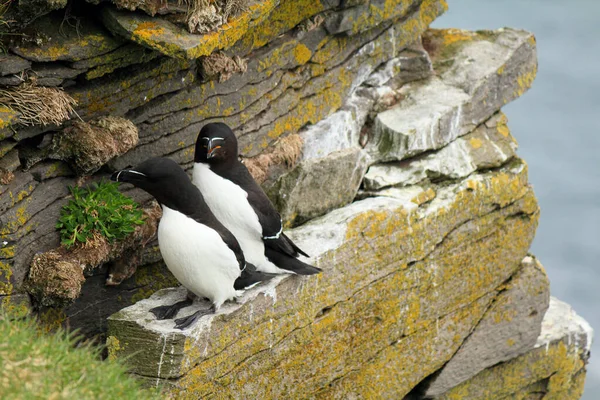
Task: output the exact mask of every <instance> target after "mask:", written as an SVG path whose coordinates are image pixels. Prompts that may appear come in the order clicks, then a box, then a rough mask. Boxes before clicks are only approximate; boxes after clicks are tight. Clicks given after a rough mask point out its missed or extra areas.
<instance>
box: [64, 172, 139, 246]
mask: <svg viewBox="0 0 600 400" xmlns="http://www.w3.org/2000/svg"><path fill="white" fill-rule="evenodd" d="M118 187H119V185H118V183H113V182H108V181H105V180H102V181H101V182H100V183H97V184H92V185H90V187H87V188H79V187H76V186H71V187H69V190H70V191H71V194H72V195H73V199H72V200H70V201H69V203H68V204H67V205H65V206H64V207H63V208H62V210H61V213H60V218H59V219H58V223H57V224H56V229H59V230H60V234H61V243H62V244H63V245H64V246H65V247H67V248H70V247H71V246H73V245H74V244H76V243H83V244H85V243H88V242H89V241H92V240H95V239H97V238H98V236H101V237H104V238H106V239H107V240H108V241H109V242H113V241H115V240H121V239H124V238H125V237H127V236H128V235H129V234H131V233H132V232H133V231H134V230H135V226H136V225H141V224H142V223H143V222H144V220H143V217H142V216H143V212H142V210H141V209H140V207H139V205H138V204H137V203H136V202H135V201H133V200H132V199H131V198H129V197H127V196H124V195H123V194H121V193H120V192H119V190H118Z"/></svg>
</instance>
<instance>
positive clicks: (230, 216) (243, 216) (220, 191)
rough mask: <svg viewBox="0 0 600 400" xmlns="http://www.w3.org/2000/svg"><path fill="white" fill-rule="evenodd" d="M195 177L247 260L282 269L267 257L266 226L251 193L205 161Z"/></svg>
mask: <svg viewBox="0 0 600 400" xmlns="http://www.w3.org/2000/svg"><path fill="white" fill-rule="evenodd" d="M192 180H193V182H194V185H196V186H197V187H198V189H200V192H202V196H204V200H205V201H206V204H208V207H209V208H210V209H211V211H212V212H213V213H214V214H215V216H216V217H217V219H218V220H219V221H220V222H221V223H222V224H223V225H224V226H225V227H226V228H227V229H229V230H230V231H231V233H233V235H234V236H235V238H236V239H237V240H238V242H239V243H240V247H241V248H242V251H243V252H244V257H245V258H246V261H248V262H250V263H252V264H254V265H255V266H256V268H257V269H258V270H260V271H265V272H281V270H280V269H279V268H277V267H276V266H275V265H274V264H273V263H271V262H270V261H269V260H268V259H267V258H266V257H265V245H264V243H263V240H262V226H261V225H260V222H259V220H258V216H257V215H256V213H255V212H254V209H253V208H252V206H251V205H250V203H249V202H248V193H247V192H246V191H245V190H244V189H242V188H241V187H239V186H238V185H236V184H235V183H233V182H231V181H230V180H228V179H224V178H222V177H220V176H219V175H217V174H215V173H214V172H213V171H211V170H210V166H209V165H208V164H205V163H195V164H194V173H193V179H192Z"/></svg>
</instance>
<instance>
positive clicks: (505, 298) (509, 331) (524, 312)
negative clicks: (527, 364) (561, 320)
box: [425, 256, 550, 398]
mask: <svg viewBox="0 0 600 400" xmlns="http://www.w3.org/2000/svg"><path fill="white" fill-rule="evenodd" d="M549 300H550V284H549V282H548V277H547V276H546V272H545V271H544V268H543V267H542V265H541V264H540V263H539V262H538V261H537V260H536V259H535V258H533V257H531V256H527V257H525V258H524V259H523V263H522V267H521V270H520V271H518V272H517V273H516V274H515V275H514V276H513V277H512V279H511V280H510V281H508V282H507V283H506V285H505V288H504V289H503V290H502V291H501V292H500V293H499V294H498V296H497V297H496V298H495V299H494V302H493V303H492V304H491V306H490V307H489V309H488V310H487V311H486V313H485V315H484V316H483V318H482V319H481V321H479V323H478V324H477V326H476V327H475V330H474V331H473V332H472V333H471V334H470V335H469V337H468V338H467V340H465V341H464V342H463V344H462V345H461V347H460V349H459V350H458V351H457V352H456V354H454V356H453V357H452V358H451V359H450V361H448V363H446V365H444V367H443V368H442V369H441V370H440V371H439V372H437V373H436V374H435V376H434V377H433V379H432V380H431V381H430V382H429V387H428V388H427V391H426V393H425V394H426V396H427V397H433V398H435V397H437V396H439V395H441V394H443V393H445V392H447V391H448V390H450V389H452V388H453V387H455V386H457V385H459V384H461V383H462V382H464V381H466V380H468V379H469V378H471V377H473V376H475V375H477V374H478V373H479V372H481V371H483V370H484V369H486V368H489V367H492V366H493V365H496V364H498V363H501V362H504V361H508V360H511V359H513V358H515V357H518V356H520V355H521V354H523V353H526V352H528V351H531V349H533V347H534V345H535V344H536V341H537V340H538V336H539V335H540V331H541V329H542V319H543V318H544V315H545V314H546V310H547V309H548V304H549Z"/></svg>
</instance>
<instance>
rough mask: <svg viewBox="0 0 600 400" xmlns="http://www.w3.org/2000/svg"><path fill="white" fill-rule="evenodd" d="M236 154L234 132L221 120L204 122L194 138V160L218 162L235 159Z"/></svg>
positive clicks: (210, 162)
mask: <svg viewBox="0 0 600 400" xmlns="http://www.w3.org/2000/svg"><path fill="white" fill-rule="evenodd" d="M237 156H238V147H237V139H236V137H235V134H234V133H233V131H232V130H231V128H229V127H228V126H227V125H225V124H224V123H222V122H213V123H210V124H206V125H204V126H203V127H202V129H200V133H199V134H198V138H197V139H196V151H195V154H194V162H197V163H199V162H201V163H209V164H218V163H225V162H230V161H232V160H236V159H237Z"/></svg>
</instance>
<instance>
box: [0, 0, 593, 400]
mask: <svg viewBox="0 0 600 400" xmlns="http://www.w3.org/2000/svg"><path fill="white" fill-rule="evenodd" d="M42 3H45V2H42ZM50 3H52V4H50ZM92 3H94V4H92ZM95 3H97V2H95V1H90V2H89V4H86V3H83V2H82V3H81V4H78V5H77V6H74V7H69V8H68V9H66V10H65V9H63V7H64V6H65V4H62V3H61V4H58V3H57V2H48V5H47V6H46V7H45V8H40V9H39V12H40V13H41V14H43V15H38V16H37V19H36V23H35V24H29V25H28V21H29V19H28V18H31V14H30V10H28V9H22V10H17V11H19V12H17V11H15V10H12V11H10V12H11V13H12V14H10V15H14V18H15V21H16V23H18V24H17V25H15V27H14V29H17V30H22V32H26V34H27V35H28V36H27V37H28V38H29V39H28V40H20V41H14V42H10V43H8V45H7V49H8V53H7V54H5V55H3V56H2V63H1V64H0V75H1V76H0V85H3V86H4V87H5V89H6V90H8V91H12V92H11V93H15V92H18V91H21V93H22V92H23V90H22V86H21V85H22V82H23V81H27V83H26V84H27V85H31V84H34V85H37V86H39V87H48V88H53V89H52V90H55V91H57V92H61V93H64V94H66V95H67V96H69V99H71V100H72V101H73V102H76V105H75V106H74V110H75V112H74V113H72V114H70V119H68V120H66V121H64V118H63V119H60V120H57V121H54V122H53V123H52V124H46V125H43V124H34V125H33V126H31V123H29V122H28V121H26V120H25V114H24V112H23V109H22V108H21V109H19V108H18V107H16V106H12V105H10V104H3V103H0V134H1V135H2V136H1V140H0V154H1V157H2V158H1V159H0V168H1V169H0V172H1V173H2V176H1V177H0V178H1V179H0V182H2V185H0V228H1V231H0V234H1V235H2V239H3V247H2V249H1V251H0V258H2V260H0V262H1V264H0V295H1V296H2V305H3V306H4V307H9V308H12V309H17V310H19V311H21V312H23V313H25V312H36V313H38V314H39V316H40V319H41V320H42V321H43V322H44V323H45V324H46V325H47V326H48V327H49V328H52V327H56V326H59V325H65V326H69V327H71V328H79V329H80V330H81V332H82V333H83V334H85V335H87V336H89V337H97V338H99V339H100V340H103V339H106V343H107V345H108V352H109V357H111V358H126V359H127V361H128V362H129V364H130V367H131V371H132V373H133V374H135V375H136V376H138V377H139V378H140V379H143V380H146V381H147V382H148V384H152V385H159V384H162V385H164V387H165V390H167V391H170V392H172V393H174V394H176V395H178V396H180V397H182V398H201V397H232V398H248V397H252V398H327V399H329V398H366V397H373V398H376V397H383V398H403V397H405V396H407V398H442V399H501V398H532V399H537V398H542V397H543V398H557V399H566V398H569V399H571V398H578V397H580V396H581V393H582V391H583V383H584V379H585V366H586V363H587V360H588V357H589V349H590V343H591V340H592V331H591V328H590V327H589V325H588V324H587V323H586V322H585V321H584V320H583V319H581V318H580V317H578V316H577V315H576V314H575V312H574V311H573V310H572V309H570V307H569V306H568V305H566V304H564V303H562V302H560V301H559V300H557V299H554V298H551V297H550V290H549V282H548V278H547V276H546V274H545V272H544V269H543V267H542V265H541V263H540V261H538V260H537V259H536V258H535V256H533V255H531V254H529V253H528V250H529V247H530V245H531V242H532V240H533V238H534V235H535V230H536V227H537V223H538V219H539V207H538V205H537V201H536V198H535V195H534V193H533V190H532V188H531V186H530V185H529V183H528V177H527V165H526V163H525V162H524V161H523V160H521V159H520V158H519V157H518V154H517V142H516V140H515V139H514V138H513V137H512V136H511V134H510V130H509V128H508V125H507V124H508V121H507V118H506V117H505V115H504V114H503V113H502V111H501V108H502V107H503V106H504V105H505V104H506V103H508V102H510V101H513V100H515V99H517V98H518V97H520V96H521V95H523V94H524V93H525V92H526V91H527V89H528V88H529V87H530V86H531V84H532V83H533V80H534V78H535V74H536V71H537V58H536V43H535V38H534V36H533V35H532V34H531V33H529V32H525V31H522V30H518V29H510V28H505V29H500V30H497V31H478V32H468V31H462V30H455V29H449V30H431V29H428V26H429V24H430V23H431V22H432V21H433V20H434V19H435V18H436V17H437V16H439V15H440V14H441V13H443V12H444V11H445V10H446V8H447V4H446V2H445V1H443V0H422V1H419V0H407V1H399V0H398V1H395V0H389V1H375V0H370V1H369V0H359V1H341V2H340V1H328V0H321V1H315V0H306V1H305V0H302V1H292V0H279V1H260V2H258V1H257V2H253V3H249V4H248V6H247V7H245V8H243V9H240V10H238V12H236V13H233V14H231V16H229V17H228V18H226V19H227V21H226V22H225V23H222V24H220V23H215V25H214V26H213V28H211V29H212V30H211V31H208V32H204V31H203V30H200V31H202V33H190V32H189V29H187V28H189V21H187V20H185V18H184V17H185V16H186V15H188V13H187V9H186V8H185V6H183V5H181V4H179V3H178V2H171V1H167V2H135V1H133V2H125V1H114V2H100V4H95ZM113 3H114V4H113ZM226 3H227V2H219V3H218V5H216V6H215V7H217V6H218V7H221V5H222V4H226ZM57 8H58V10H56V9H57ZM133 8H139V9H140V10H138V11H131V9H133ZM219 10H221V9H219ZM196 11H197V10H196ZM218 12H221V11H218ZM198 15H200V14H198ZM203 15H204V14H203ZM219 15H221V14H219ZM228 15H229V14H228ZM221 16H222V15H221ZM67 17H68V18H69V19H68V20H71V19H72V18H74V19H75V20H77V21H78V24H76V25H77V26H78V28H77V29H75V28H71V25H69V24H66V25H65V24H61V22H62V21H63V20H64V19H65V18H67ZM186 18H187V17H186ZM207 18H208V17H207ZM182 21H183V22H182ZM186 21H187V22H186ZM206 21H208V19H207V20H206ZM215 21H216V20H215ZM217 22H218V21H217ZM221 22H222V21H221ZM186 23H187V24H188V25H186ZM23 26H24V27H23ZM186 26H187V28H186ZM211 26H212V25H211ZM192 31H194V29H192ZM196 32H199V31H198V29H196ZM31 82H33V83H31ZM62 90H64V92H62ZM53 93H54V92H53ZM71 100H69V101H71ZM19 110H21V112H19ZM213 121H221V122H225V123H227V124H228V125H230V126H231V127H232V128H233V129H234V131H235V133H236V135H237V136H238V140H239V143H240V150H241V155H242V157H243V159H244V162H245V163H246V164H247V165H248V167H249V169H250V170H251V171H252V172H253V173H254V174H255V177H256V178H257V179H258V180H259V181H260V182H261V183H262V185H263V187H264V189H265V190H266V191H267V193H268V194H269V196H270V197H271V199H272V200H273V202H274V203H275V204H276V205H277V207H278V209H279V210H280V211H281V215H282V217H283V218H284V222H285V225H286V227H287V228H288V231H287V232H289V235H290V237H293V239H294V240H295V241H296V242H297V243H298V244H299V245H300V247H302V248H303V249H304V250H306V251H307V252H308V253H309V254H310V255H311V258H310V262H312V263H314V264H315V265H317V266H319V267H321V268H322V269H323V273H322V274H320V275H318V276H310V277H299V276H285V277H280V278H277V279H275V280H273V281H271V282H269V283H267V284H262V285H259V286H257V287H255V288H253V289H251V290H249V291H247V293H246V294H245V295H244V296H243V297H242V298H241V299H240V300H239V302H237V303H230V304H226V305H225V306H224V307H223V309H222V310H221V311H220V312H219V313H218V314H217V315H214V316H208V317H204V318H202V319H201V320H200V321H199V322H198V323H197V324H196V325H194V326H193V327H192V328H191V329H189V330H186V331H179V330H174V329H173V322H172V321H156V320H155V319H154V317H153V315H152V314H151V313H149V311H148V310H149V309H150V308H152V307H154V306H156V305H157V304H166V303H171V302H174V301H176V300H179V299H182V298H183V297H184V296H185V292H184V290H182V289H181V288H173V287H174V286H176V285H177V284H176V282H175V281H174V279H173V277H172V276H171V275H170V274H169V273H168V271H167V270H166V268H165V267H164V265H163V264H162V261H161V259H160V254H159V252H158V247H157V244H156V242H155V241H152V240H149V237H147V236H152V235H153V232H154V230H153V226H147V227H146V228H140V229H145V230H144V231H143V232H146V233H147V234H143V235H142V234H140V235H139V236H140V238H139V243H138V244H137V246H134V247H135V248H131V246H129V247H128V246H127V245H126V244H116V245H114V246H108V247H107V248H106V251H105V253H106V256H102V257H101V259H100V261H98V262H97V263H91V264H100V265H93V266H90V267H86V268H82V271H79V270H77V271H73V274H72V276H71V275H70V274H69V271H72V270H73V269H72V268H71V269H69V268H63V269H61V270H60V271H59V272H60V274H63V275H64V274H66V276H63V275H60V274H59V275H60V276H58V278H57V282H59V283H58V286H56V285H54V283H55V282H53V285H52V286H51V287H50V286H48V285H45V286H44V285H43V284H42V283H40V285H39V286H40V287H28V288H27V286H28V285H24V281H25V279H26V278H27V277H28V276H29V277H30V281H34V282H35V279H34V278H36V277H37V278H39V275H38V274H37V273H38V272H39V271H40V268H37V267H36V268H33V269H32V270H31V271H33V272H31V271H30V265H31V263H32V260H33V259H34V256H35V257H37V258H36V259H40V257H41V256H40V255H39V254H38V253H44V254H55V253H52V251H54V250H53V249H56V248H58V247H59V242H60V240H59V234H58V232H57V231H56V229H55V225H56V221H57V219H58V216H59V213H60V210H61V207H62V206H63V205H64V204H66V203H67V202H68V200H69V191H68V189H67V186H68V185H84V184H87V183H89V182H91V181H96V180H99V179H101V178H102V177H106V176H107V175H108V174H109V173H110V172H112V171H114V170H116V169H120V168H123V167H126V166H128V165H135V164H137V163H139V162H141V161H143V160H145V159H146V158H149V157H152V156H162V155H166V156H169V157H171V158H173V159H175V160H176V161H178V162H179V163H180V164H181V165H182V166H184V167H185V168H189V167H190V166H191V163H192V160H193V151H194V142H195V139H196V135H197V133H198V131H199V130H200V128H201V127H202V126H203V125H204V124H206V123H208V122H213ZM122 189H123V192H124V193H126V194H127V195H130V196H132V197H133V198H135V199H136V200H137V201H138V202H140V203H143V204H145V203H147V202H148V201H149V198H148V195H146V194H145V193H142V192H141V191H138V190H136V189H131V188H130V187H123V188H122ZM152 221H153V222H152V223H155V221H156V218H154V219H153V220H152ZM149 223H150V222H149ZM136 240H137V239H136ZM132 243H133V242H132ZM136 243H137V242H136ZM130 244H131V243H130ZM117 250H118V251H117ZM46 252H50V253H46ZM36 254H38V255H37V256H36ZM76 254H77V253H76V252H71V253H70V256H71V261H73V259H77V258H78V257H77V256H76ZM103 254H104V253H103ZM65 257H66V258H67V259H68V257H69V256H68V255H65ZM61 260H62V259H61ZM50 261H52V260H50ZM54 261H60V260H54ZM60 262H63V261H60ZM76 264H77V262H75V261H73V264H72V265H76ZM44 265H45V264H44ZM61 265H62V264H61ZM72 265H71V266H72ZM34 266H35V265H34ZM565 267H567V266H565ZM77 268H79V266H77ZM107 278H108V280H107ZM38 280H39V279H38ZM61 280H63V281H65V282H74V283H75V286H76V289H77V290H72V289H73V288H72V287H71V286H73V285H71V286H69V287H66V286H65V287H61V286H60V281H61ZM42 281H43V280H42ZM43 283H44V284H46V283H48V282H43ZM107 283H108V285H107ZM34 286H35V284H34ZM46 286H47V287H46ZM167 288H168V289H167ZM26 289H28V290H29V292H30V293H31V294H34V295H36V297H34V300H33V302H32V301H31V299H30V293H29V292H27V290H26ZM45 289H48V291H49V292H52V295H53V296H57V297H59V298H60V299H61V301H60V302H58V303H59V304H60V305H62V307H58V304H55V303H52V302H50V301H46V302H44V301H43V297H40V295H39V293H41V292H43V290H45ZM159 289H163V290H159ZM157 290H159V291H158V292H157ZM61 296H62V297H61ZM65 299H66V300H65ZM52 304H54V307H51V306H49V305H52ZM205 306H206V305H205V304H202V303H201V302H200V303H198V304H195V305H193V306H191V307H192V308H198V307H205ZM186 311H189V310H186Z"/></svg>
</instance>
